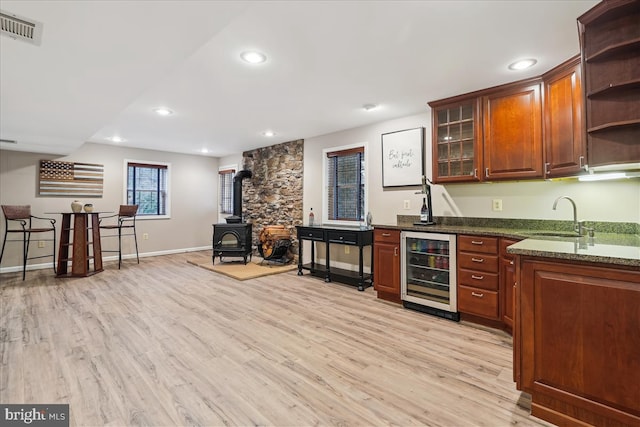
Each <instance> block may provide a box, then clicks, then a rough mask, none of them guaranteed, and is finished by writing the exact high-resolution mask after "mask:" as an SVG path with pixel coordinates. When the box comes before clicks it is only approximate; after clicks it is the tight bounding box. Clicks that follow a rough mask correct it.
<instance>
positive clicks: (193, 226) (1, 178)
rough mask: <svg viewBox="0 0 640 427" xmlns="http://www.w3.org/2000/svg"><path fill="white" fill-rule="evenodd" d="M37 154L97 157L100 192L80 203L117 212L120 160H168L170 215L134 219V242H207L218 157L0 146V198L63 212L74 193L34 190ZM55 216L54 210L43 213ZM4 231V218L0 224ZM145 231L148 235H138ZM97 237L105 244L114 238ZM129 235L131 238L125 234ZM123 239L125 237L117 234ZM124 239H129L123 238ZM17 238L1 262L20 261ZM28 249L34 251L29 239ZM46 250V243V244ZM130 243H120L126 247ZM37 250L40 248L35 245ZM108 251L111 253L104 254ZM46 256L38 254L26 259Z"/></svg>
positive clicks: (176, 245) (171, 248) (95, 147)
mask: <svg viewBox="0 0 640 427" xmlns="http://www.w3.org/2000/svg"><path fill="white" fill-rule="evenodd" d="M40 159H56V160H66V161H78V162H87V163H99V164H103V165H104V190H103V196H102V197H101V198H86V199H83V200H81V201H82V202H84V203H93V205H94V210H96V211H112V212H117V210H118V206H119V205H120V204H123V203H126V201H125V200H124V193H123V181H124V160H125V159H130V160H143V161H151V162H154V161H157V162H167V163H170V164H171V172H170V173H171V182H170V191H171V218H170V219H146V220H144V219H140V217H138V220H137V224H136V225H137V231H138V245H139V250H140V253H141V254H157V253H163V252H175V251H183V250H184V251H186V250H191V249H194V248H209V247H210V246H211V230H212V229H211V224H214V223H216V222H218V203H217V200H218V159H216V158H212V157H204V156H193V155H184V154H176V153H168V152H162V151H152V150H141V149H134V148H121V147H117V146H113V145H102V144H91V143H86V144H84V145H83V146H82V147H81V148H79V149H78V150H77V151H76V152H74V153H73V154H71V155H69V156H66V157H59V156H53V155H44V154H35V153H25V152H18V151H0V204H3V205H4V204H8V205H22V204H24V205H27V204H29V205H31V208H32V213H33V214H34V215H38V216H42V215H44V214H45V212H63V211H66V212H69V211H70V204H71V201H73V200H74V199H75V198H68V197H39V196H37V183H38V179H37V176H38V163H39V160H40ZM46 216H51V217H54V218H56V219H57V220H58V222H57V226H58V236H57V237H59V233H60V231H59V230H60V229H59V225H60V221H61V216H60V215H57V216H56V215H46ZM0 227H1V229H0V231H1V232H2V235H3V234H4V221H3V222H2V225H1V226H0ZM145 233H146V234H148V236H149V238H148V240H143V239H142V235H143V234H145ZM111 240H113V242H111V241H108V240H105V239H103V242H104V245H103V246H105V248H106V249H111V247H110V246H109V245H111V244H117V238H115V239H111ZM127 240H131V239H127ZM123 243H125V241H124V240H123ZM126 243H127V244H129V243H130V242H126ZM20 246H21V244H19V243H13V244H12V246H11V247H9V248H8V249H7V251H8V252H7V254H5V257H6V258H7V259H6V260H5V259H3V261H2V267H5V268H6V267H9V266H16V265H21V261H20V259H19V257H18V253H19V252H20ZM31 247H32V249H33V254H34V255H36V254H37V253H38V250H37V247H36V246H35V245H32V246H31ZM46 251H47V252H50V251H51V249H50V248H47V249H46ZM131 251H132V247H131V246H129V247H125V252H127V253H131ZM41 252H42V251H41ZM110 255H111V254H110ZM38 262H42V263H44V262H48V260H46V259H43V260H40V261H37V260H36V261H32V263H38Z"/></svg>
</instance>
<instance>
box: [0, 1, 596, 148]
mask: <svg viewBox="0 0 640 427" xmlns="http://www.w3.org/2000/svg"><path fill="white" fill-rule="evenodd" d="M596 3H597V1H593V0H567V1H561V0H556V1H407V2H403V1H281V2H280V1H273V2H272V1H249V2H241V1H229V2H224V1H202V0H201V1H170V0H163V1H153V0H139V1H133V0H130V1H79V0H78V1H74V0H71V1H50V0H46V1H23V0H22V1H11V0H2V2H1V3H0V7H1V8H2V11H3V12H5V13H7V12H9V13H13V14H17V15H21V16H24V17H27V18H31V19H33V20H36V21H39V22H42V23H43V25H44V26H43V34H42V43H41V45H40V46H33V45H30V44H28V43H25V42H22V41H19V40H14V39H11V38H9V37H6V36H2V37H0V81H1V97H0V98H1V99H0V102H1V103H0V137H1V138H2V139H9V140H17V141H18V143H17V144H7V143H2V144H1V145H0V148H4V149H11V150H23V151H32V152H45V153H55V154H68V153H71V152H72V151H73V150H75V149H76V148H78V147H79V146H80V145H81V144H83V143H84V142H85V141H91V142H97V143H103V144H113V143H112V142H109V141H108V140H107V138H108V137H111V136H114V135H118V136H120V137H122V138H125V139H126V141H125V142H123V143H120V144H119V145H124V146H131V147H139V148H147V149H156V150H164V151H173V152H182V153H190V154H197V153H200V152H201V150H202V149H204V148H206V149H208V150H209V153H208V154H206V155H210V156H225V155H229V154H234V153H239V152H241V151H243V150H248V149H253V148H257V147H263V146H268V145H272V144H276V143H280V142H285V141H291V140H295V139H301V138H302V139H305V138H310V137H313V136H317V135H323V134H327V133H331V132H335V131H339V130H343V129H348V128H353V127H357V126H362V125H367V124H370V123H374V122H379V121H382V120H387V119H392V118H396V117H403V116H407V115H411V114H416V113H419V112H421V111H425V109H426V108H427V105H426V103H427V102H428V101H431V100H435V99H440V98H444V97H448V96H452V95H456V94H461V93H465V92H470V91H474V90H478V89H482V88H486V87H490V86H494V85H498V84H502V83H506V82H510V81H514V80H519V79H521V78H525V77H530V76H534V75H540V74H542V73H543V72H545V71H547V70H549V69H550V68H553V67H554V66H556V65H558V64H559V63H561V62H563V61H565V60H566V59H568V58H569V57H571V56H573V55H575V54H577V53H578V52H579V46H578V31H577V24H576V18H577V17H578V16H579V15H581V14H582V13H584V12H585V11H587V10H588V9H590V8H591V7H592V6H593V5H594V4H596ZM249 49H257V50H260V51H262V52H264V53H265V54H266V55H267V56H268V60H267V62H265V63H263V64H260V65H250V64H246V63H244V62H242V61H241V60H240V57H239V55H240V53H241V52H242V51H245V50H249ZM526 57H534V58H537V59H538V64H537V65H536V66H535V67H533V68H532V69H530V70H527V71H524V72H523V71H521V72H514V71H510V70H508V69H507V65H508V64H509V63H511V62H513V61H514V60H516V59H519V58H526ZM367 103H375V104H380V106H381V107H380V108H379V109H377V110H374V111H370V112H366V111H364V110H363V109H362V105H363V104H367ZM158 106H166V107H168V108H170V109H171V110H173V111H174V114H173V115H171V116H169V117H159V116H157V115H156V114H154V113H153V111H152V109H153V108H155V107H158ZM267 129H270V130H273V131H274V132H276V136H275V137H272V138H267V137H265V136H264V135H262V132H264V131H265V130H267Z"/></svg>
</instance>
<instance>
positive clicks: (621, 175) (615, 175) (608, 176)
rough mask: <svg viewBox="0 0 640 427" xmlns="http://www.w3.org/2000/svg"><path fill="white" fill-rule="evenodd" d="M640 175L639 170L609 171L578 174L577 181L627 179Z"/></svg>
mask: <svg viewBox="0 0 640 427" xmlns="http://www.w3.org/2000/svg"><path fill="white" fill-rule="evenodd" d="M638 177H640V172H611V173H594V174H590V175H580V176H579V177H578V181H607V180H612V179H625V178H627V179H629V178H638Z"/></svg>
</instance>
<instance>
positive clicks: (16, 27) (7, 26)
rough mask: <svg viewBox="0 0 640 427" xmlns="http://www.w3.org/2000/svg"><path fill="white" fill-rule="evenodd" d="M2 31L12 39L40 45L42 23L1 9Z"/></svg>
mask: <svg viewBox="0 0 640 427" xmlns="http://www.w3.org/2000/svg"><path fill="white" fill-rule="evenodd" d="M0 32H1V33H2V34H4V35H6V36H9V37H11V38H12V39H15V40H22V41H25V42H28V43H31V44H35V45H36V46H39V45H40V37H41V36H42V23H40V22H37V21H34V20H33V19H27V18H24V17H22V16H18V15H15V14H13V13H9V12H6V11H4V10H0Z"/></svg>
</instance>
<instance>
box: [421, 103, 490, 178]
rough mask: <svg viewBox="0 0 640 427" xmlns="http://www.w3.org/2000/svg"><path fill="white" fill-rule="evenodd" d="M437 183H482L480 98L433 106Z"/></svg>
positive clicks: (434, 104)
mask: <svg viewBox="0 0 640 427" xmlns="http://www.w3.org/2000/svg"><path fill="white" fill-rule="evenodd" d="M430 105H432V108H433V109H434V110H433V116H432V117H433V119H432V123H433V141H434V144H432V148H433V182H436V183H445V182H470V181H471V182H473V181H480V179H481V177H480V175H479V174H478V170H479V169H480V168H481V167H482V122H481V119H480V117H481V115H480V111H481V105H480V100H479V98H478V97H475V96H472V97H467V98H464V97H463V98H461V99H449V100H447V102H446V103H444V104H438V103H437V102H436V103H433V104H430Z"/></svg>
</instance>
